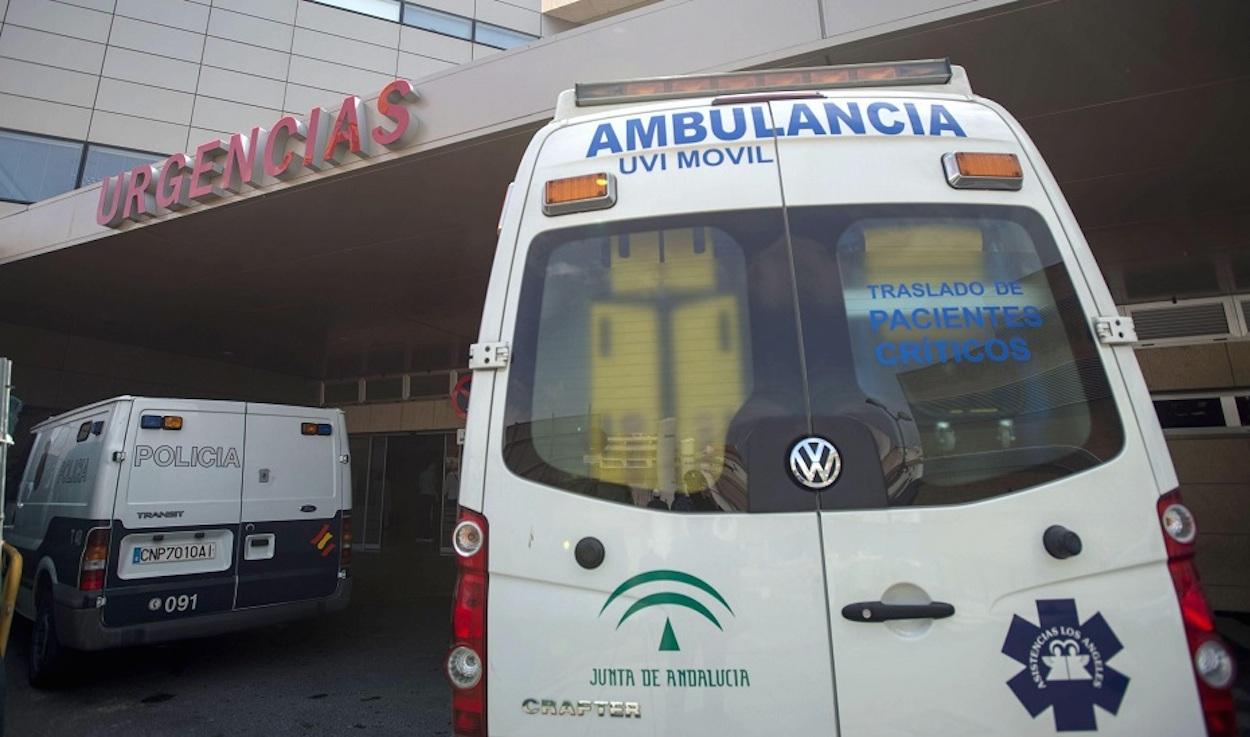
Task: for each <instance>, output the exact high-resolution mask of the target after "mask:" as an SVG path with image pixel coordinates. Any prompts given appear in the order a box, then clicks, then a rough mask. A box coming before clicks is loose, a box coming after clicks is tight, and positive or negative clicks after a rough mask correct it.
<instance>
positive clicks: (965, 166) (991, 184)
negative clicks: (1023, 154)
mask: <svg viewBox="0 0 1250 737" xmlns="http://www.w3.org/2000/svg"><path fill="white" fill-rule="evenodd" d="M942 169H943V171H945V172H946V182H947V183H948V184H950V185H951V186H952V187H954V188H955V189H1006V190H1012V191H1015V190H1019V189H1020V187H1021V186H1022V185H1023V183H1024V171H1023V170H1022V169H1021V168H1020V159H1019V158H1017V157H1016V155H1015V154H996V153H970V152H967V151H960V152H958V153H948V154H943V156H942Z"/></svg>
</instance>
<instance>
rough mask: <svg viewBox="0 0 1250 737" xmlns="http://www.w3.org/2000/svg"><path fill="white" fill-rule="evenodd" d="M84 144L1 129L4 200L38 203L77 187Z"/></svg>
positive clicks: (0, 171)
mask: <svg viewBox="0 0 1250 737" xmlns="http://www.w3.org/2000/svg"><path fill="white" fill-rule="evenodd" d="M81 161H82V144H81V143H75V142H71V141H61V140H58V139H55V138H45V137H43V136H32V135H30V134H27V133H15V132H13V131H0V200H8V201H10V202H23V203H26V202H38V201H39V200H43V199H47V198H48V197H55V196H56V195H59V194H62V193H64V192H68V191H70V190H71V189H73V188H74V186H75V185H74V183H75V182H76V181H77V180H78V164H79V163H80V162H81Z"/></svg>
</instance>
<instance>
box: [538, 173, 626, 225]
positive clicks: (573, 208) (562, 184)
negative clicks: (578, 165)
mask: <svg viewBox="0 0 1250 737" xmlns="http://www.w3.org/2000/svg"><path fill="white" fill-rule="evenodd" d="M615 204H616V179H615V178H614V177H613V176H612V175H611V174H608V173H606V172H599V173H597V174H584V175H582V176H577V177H565V178H564V179H552V180H550V181H548V182H547V186H546V189H545V194H544V197H543V212H545V213H546V214H548V215H565V214H567V213H571V212H585V211H587V210H603V209H606V208H609V207H611V206H613V205H615Z"/></svg>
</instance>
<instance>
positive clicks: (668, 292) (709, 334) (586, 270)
mask: <svg viewBox="0 0 1250 737" xmlns="http://www.w3.org/2000/svg"><path fill="white" fill-rule="evenodd" d="M785 218H788V219H789V222H788V226H789V235H788V236H787V227H786V226H787V223H786V221H785ZM1087 323H1088V321H1087V320H1086V316H1085V313H1084V312H1083V310H1082V309H1081V307H1080V305H1079V304H1078V302H1077V298H1076V296H1075V294H1074V292H1073V289H1072V283H1071V280H1070V278H1069V276H1068V274H1067V273H1066V270H1065V269H1064V266H1063V263H1062V260H1061V258H1060V257H1059V253H1058V250H1057V248H1056V246H1055V244H1054V241H1053V239H1052V238H1051V236H1050V234H1049V232H1048V230H1047V228H1046V226H1045V224H1044V222H1043V221H1042V219H1041V217H1040V216H1038V215H1037V214H1036V213H1035V212H1033V211H1031V210H1027V209H1024V208H1011V207H998V206H995V207H989V206H967V205H958V206H954V205H906V204H904V205H888V206H886V205H874V206H836V207H814V208H792V209H790V210H788V211H787V212H786V213H785V214H784V216H783V213H782V211H781V210H780V209H778V210H757V211H738V212H724V213H701V214H698V215H690V216H681V217H669V218H657V219H644V220H635V221H628V222H618V223H610V224H603V225H596V226H592V227H585V228H577V229H569V230H561V231H552V232H548V233H545V234H542V235H540V236H539V237H538V238H536V239H535V241H534V243H533V244H532V246H531V248H530V251H529V254H528V256H527V261H526V267H525V273H524V278H523V283H522V288H521V304H520V309H519V312H518V319H517V327H516V329H515V333H514V341H513V346H514V350H513V355H514V356H515V358H514V364H513V368H512V369H511V370H510V372H509V374H510V377H509V389H508V395H507V409H506V422H505V426H506V429H505V433H506V438H505V443H504V448H505V456H506V461H507V463H508V465H509V467H510V468H511V469H512V471H513V472H515V473H518V474H520V475H522V476H525V477H528V478H530V479H532V480H534V481H538V482H540V483H544V484H547V485H550V486H555V487H559V488H563V489H566V490H568V491H572V492H576V493H581V494H587V495H590V496H595V497H598V498H603V499H608V500H612V501H617V502H621V503H626V504H633V505H637V506H645V507H650V508H653V509H657V510H661V509H662V510H671V511H682V512H717V511H789V510H800V509H812V508H817V507H819V508H823V509H839V508H852V507H854V508H865V507H885V506H903V505H941V504H952V503H960V502H967V501H974V500H978V499H983V498H986V497H992V496H995V495H999V494H1005V493H1009V492H1013V491H1018V490H1021V489H1025V488H1028V487H1031V486H1035V485H1037V484H1040V483H1045V482H1047V481H1051V480H1055V479H1058V478H1063V477H1065V476H1068V475H1071V474H1074V473H1077V472H1079V471H1082V470H1084V469H1087V468H1090V467H1093V466H1095V465H1097V464H1099V463H1102V462H1104V461H1106V460H1108V459H1109V458H1111V457H1112V456H1114V455H1115V454H1116V453H1117V452H1118V451H1119V449H1120V447H1121V445H1122V442H1123V431H1122V428H1121V427H1120V424H1119V420H1118V415H1117V412H1116V409H1115V406H1114V403H1113V401H1112V399H1111V391H1110V386H1109V384H1108V382H1107V378H1106V374H1105V372H1104V369H1103V367H1102V365H1101V362H1100V360H1099V358H1098V354H1097V350H1096V347H1095V345H1094V343H1093V340H1092V338H1091V337H1090V332H1089V328H1088V324H1087ZM812 433H815V434H820V435H822V436H825V437H827V438H828V439H830V440H832V441H833V442H834V444H835V445H836V446H838V447H839V449H840V451H841V452H842V455H843V459H842V462H843V465H844V468H845V469H846V472H845V473H844V474H843V476H842V477H841V478H839V479H838V481H837V482H836V483H835V484H834V485H833V486H832V487H830V488H829V489H828V490H826V491H824V492H822V493H820V494H812V493H810V492H808V491H806V490H803V489H801V488H800V486H799V484H798V483H797V482H796V481H795V480H794V479H792V478H790V473H789V470H788V468H787V461H786V454H787V452H788V448H789V446H790V445H791V444H792V443H793V442H794V441H795V440H797V439H798V438H800V437H803V436H805V435H807V434H812ZM847 487H850V488H847Z"/></svg>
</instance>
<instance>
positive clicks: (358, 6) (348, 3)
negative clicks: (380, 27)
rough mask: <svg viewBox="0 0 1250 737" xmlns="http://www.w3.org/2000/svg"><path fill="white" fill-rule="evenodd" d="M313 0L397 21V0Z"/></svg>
mask: <svg viewBox="0 0 1250 737" xmlns="http://www.w3.org/2000/svg"><path fill="white" fill-rule="evenodd" d="M315 2H319V3H321V4H322V5H333V6H334V7H336V8H342V9H343V10H350V11H352V12H353V13H363V14H364V15H372V16H373V17H375V18H382V19H384V20H390V21H396V22H398V21H399V0H315Z"/></svg>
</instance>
